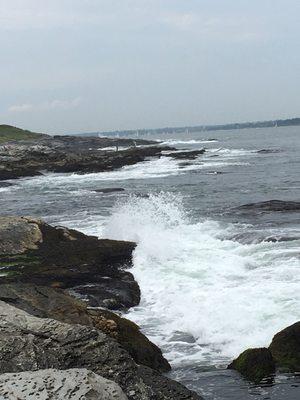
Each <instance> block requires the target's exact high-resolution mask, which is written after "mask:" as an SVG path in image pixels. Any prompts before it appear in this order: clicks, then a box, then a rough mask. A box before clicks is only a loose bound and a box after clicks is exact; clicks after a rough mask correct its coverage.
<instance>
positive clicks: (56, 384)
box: [0, 368, 128, 400]
mask: <svg viewBox="0 0 300 400" xmlns="http://www.w3.org/2000/svg"><path fill="white" fill-rule="evenodd" d="M0 398H1V399H6V400H30V399H32V400H33V399H35V400H47V399H53V400H66V399H72V400H100V399H101V400H127V399H128V398H127V396H126V395H125V393H124V392H123V390H122V389H121V388H120V386H119V385H117V384H116V383H115V382H112V381H110V380H108V379H105V378H103V377H101V376H99V375H96V374H94V373H93V372H91V371H89V370H87V369H77V368H74V369H70V370H65V371H59V370H56V369H46V370H40V371H34V372H21V373H18V374H3V375H0Z"/></svg>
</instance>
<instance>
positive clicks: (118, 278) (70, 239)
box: [0, 217, 140, 309]
mask: <svg viewBox="0 0 300 400" xmlns="http://www.w3.org/2000/svg"><path fill="white" fill-rule="evenodd" d="M0 238H1V240H0V267H1V272H2V276H1V277H0V284H1V283H9V282H23V283H28V282H30V283H34V284H36V285H44V286H52V287H59V288H67V289H72V290H73V292H74V293H75V294H77V295H79V296H81V297H82V298H84V300H85V301H86V302H87V303H89V304H90V305H91V306H101V307H107V308H111V309H121V308H128V307H131V306H135V305H137V304H139V301H140V290H139V286H138V284H137V282H136V281H135V280H134V278H133V275H132V274H131V273H130V272H128V271H126V270H124V268H128V267H130V266H131V264H132V252H133V250H134V248H135V244H134V243H131V242H123V241H115V240H104V239H101V240H99V239H98V238H96V237H93V236H87V235H84V234H83V233H80V232H78V231H76V230H73V229H67V228H63V227H53V226H51V225H48V224H46V223H45V222H42V221H41V220H38V219H34V218H27V217H0Z"/></svg>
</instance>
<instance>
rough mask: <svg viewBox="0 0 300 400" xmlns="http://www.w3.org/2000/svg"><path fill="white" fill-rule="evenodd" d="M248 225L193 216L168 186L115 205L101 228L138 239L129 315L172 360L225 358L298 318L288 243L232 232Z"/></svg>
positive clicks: (295, 266) (296, 278)
mask: <svg viewBox="0 0 300 400" xmlns="http://www.w3.org/2000/svg"><path fill="white" fill-rule="evenodd" d="M247 229H249V227H246V226H242V225H238V224H226V225H225V224H223V223H219V222H216V221H212V220H201V219H200V220H198V221H194V222H193V221H191V220H190V218H189V215H188V214H187V212H186V211H185V209H184V205H183V199H182V198H181V197H178V196H175V195H173V194H170V193H160V194H151V195H150V196H149V197H147V198H140V197H135V196H132V197H130V198H129V199H127V200H125V201H123V202H121V203H119V204H117V205H116V207H115V209H114V212H113V214H112V216H111V217H110V219H109V221H108V223H107V225H106V227H105V232H104V233H105V235H106V236H108V237H111V238H114V239H122V240H133V241H136V242H137V248H136V250H135V253H134V268H133V273H134V275H135V277H136V279H137V281H138V282H139V285H140V287H141V291H142V296H143V299H142V303H141V305H140V306H139V307H136V308H135V309H133V310H131V311H130V312H129V314H128V317H129V318H131V319H132V320H134V321H135V322H137V323H138V324H139V325H140V326H141V327H142V329H143V330H144V331H145V332H146V333H147V334H148V336H150V337H151V339H152V340H154V341H155V342H156V343H157V344H158V345H159V346H161V347H162V348H163V350H164V351H165V354H166V356H167V357H168V358H169V360H170V361H171V362H173V365H176V364H177V365H179V364H180V365H184V364H185V363H190V362H193V363H195V361H197V362H199V363H200V364H202V365H203V364H209V365H211V364H214V365H216V364H218V363H219V364H222V363H223V364H224V363H225V364H226V362H227V360H229V359H231V358H232V357H235V356H236V355H238V354H239V353H240V352H241V351H243V350H244V349H246V348H248V347H253V346H254V347H258V346H265V345H267V344H268V343H269V342H270V340H271V338H272V336H273V335H274V334H275V333H276V332H278V331H279V330H280V329H282V328H283V327H286V326H288V325H289V324H291V323H293V322H295V321H296V320H299V319H300V293H299V290H298V288H299V282H300V270H299V260H297V259H296V258H295V254H294V253H295V252H293V251H292V250H293V249H291V251H287V249H286V246H287V244H286V243H284V244H282V243H270V242H261V243H253V244H242V243H239V242H237V241H234V240H232V239H230V238H232V237H233V236H234V235H235V234H237V233H238V232H241V231H247ZM291 246H292V244H291Z"/></svg>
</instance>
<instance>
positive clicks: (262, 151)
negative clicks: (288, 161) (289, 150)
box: [257, 149, 282, 154]
mask: <svg viewBox="0 0 300 400" xmlns="http://www.w3.org/2000/svg"><path fill="white" fill-rule="evenodd" d="M281 151H282V150H280V149H261V150H258V151H257V153H259V154H272V153H280V152H281Z"/></svg>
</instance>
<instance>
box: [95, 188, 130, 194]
mask: <svg viewBox="0 0 300 400" xmlns="http://www.w3.org/2000/svg"><path fill="white" fill-rule="evenodd" d="M124 191H125V189H123V188H102V189H95V190H94V192H97V193H114V192H124Z"/></svg>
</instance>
